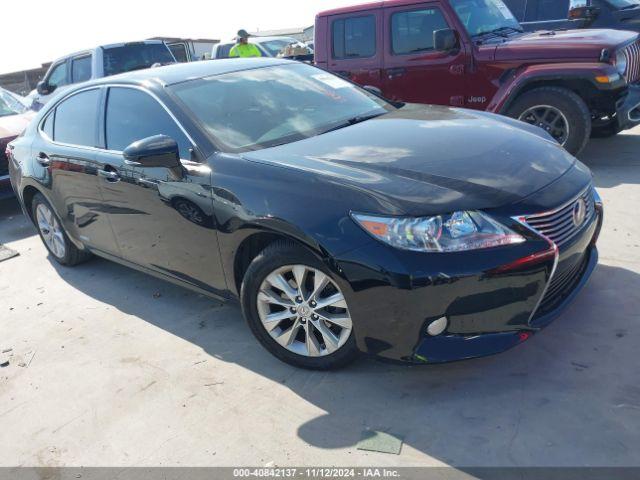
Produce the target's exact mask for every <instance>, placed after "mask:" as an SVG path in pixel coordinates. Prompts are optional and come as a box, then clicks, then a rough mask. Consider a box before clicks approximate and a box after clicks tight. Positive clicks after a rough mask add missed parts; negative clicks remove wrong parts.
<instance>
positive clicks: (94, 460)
mask: <svg viewBox="0 0 640 480" xmlns="http://www.w3.org/2000/svg"><path fill="white" fill-rule="evenodd" d="M639 152H640V129H636V130H635V131H633V132H630V133H627V134H623V135H620V136H618V137H616V138H613V139H607V140H594V141H593V142H592V143H591V145H590V147H589V148H588V150H587V152H586V153H585V154H584V155H583V156H582V157H583V158H582V159H583V161H584V162H585V163H587V164H588V165H589V166H590V167H591V168H592V169H593V171H594V174H595V182H596V185H597V187H598V189H599V191H600V193H601V195H602V197H603V199H604V201H605V204H606V222H605V226H604V230H603V233H602V237H601V241H600V252H601V260H600V266H599V267H598V269H597V271H596V272H595V274H594V276H593V278H592V280H591V282H590V283H589V284H588V286H587V287H586V289H585V290H584V291H583V292H582V293H581V294H580V296H579V297H578V299H577V301H576V302H575V304H574V305H573V306H572V307H570V309H569V310H568V311H567V312H566V313H565V314H564V315H563V316H562V317H561V318H559V319H558V320H557V321H556V322H555V323H554V324H553V325H551V326H550V327H549V328H548V329H547V330H545V331H544V332H543V333H542V334H540V335H537V336H535V337H534V338H533V339H532V340H530V341H529V342H527V343H525V344H524V345H522V346H520V347H519V348H516V349H514V350H512V351H509V352H507V353H505V354H502V355H499V356H495V357H491V358H486V359H480V360H474V361H468V362H462V363H456V364H449V365H442V366H432V367H404V366H395V365H388V364H383V363H379V362H377V361H375V360H371V359H363V360H361V361H359V362H357V363H356V364H355V365H353V366H352V367H351V368H348V369H346V370H343V371H339V372H336V373H310V372H307V371H302V370H296V369H294V368H291V367H289V366H287V365H284V364H282V363H280V362H279V361H278V360H276V359H274V358H273V357H272V356H271V355H269V354H268V353H267V352H266V351H265V350H263V349H262V348H261V347H260V346H259V345H258V343H257V342H256V341H255V340H254V339H253V338H252V336H251V334H250V332H249V330H248V328H247V327H246V326H245V324H244V322H243V320H242V318H241V314H240V311H239V309H238V308H237V307H236V306H233V305H227V306H224V305H220V304H218V303H216V302H214V301H211V300H209V299H207V298H204V297H201V296H198V295H196V294H193V293H191V292H189V291H187V290H183V289H181V288H178V287H175V286H172V285H170V284H167V283H164V282H162V281H159V280H156V279H154V278H151V277H147V276H145V275H143V274H140V273H137V272H134V271H132V270H128V269H126V268H124V267H121V266H119V265H116V264H113V263H110V262H107V261H104V260H95V261H91V262H89V263H87V264H84V265H82V266H80V267H77V268H73V269H67V268H61V267H59V266H57V265H56V264H54V263H53V262H52V261H50V260H49V259H48V258H47V255H46V252H45V249H44V247H43V246H42V245H41V243H40V240H39V239H38V237H36V236H35V235H34V230H33V228H32V227H31V226H30V225H29V224H28V223H27V221H26V220H25V219H24V218H23V217H22V215H21V213H20V211H19V208H18V207H17V204H16V203H15V202H13V201H8V202H3V203H2V204H1V205H0V243H4V244H6V245H8V246H9V247H11V248H13V249H15V250H17V251H19V252H20V256H19V257H17V258H14V259H11V260H7V261H5V262H2V263H0V351H1V350H4V349H9V348H11V349H12V352H9V353H5V354H3V355H4V356H5V357H7V358H9V360H10V363H9V366H7V367H4V368H0V445H2V447H1V448H0V466H13V465H28V466H63V465H64V466H97V465H98V466H133V465H143V466H155V465H163V466H166V465H191V466H216V465H224V466H237V465H253V466H263V465H265V464H268V463H270V462H273V463H274V464H276V465H279V466H286V465H343V466H346V465H350V466H358V465H360V466H367V465H376V466H410V465H411V466H421V465H454V466H514V465H515V466H640V368H639V367H640V359H639V350H638V345H640V328H639V327H640V324H639V323H640V317H639V313H638V312H640V213H639V212H640V156H639V155H638V154H639ZM8 355H13V356H11V357H8ZM366 429H376V430H383V431H388V432H390V433H392V434H394V435H396V436H398V437H402V438H403V439H404V446H403V448H402V452H401V454H400V455H399V456H396V455H390V454H383V453H374V452H364V451H361V450H357V449H356V444H357V442H358V441H359V440H360V438H361V435H362V432H363V431H364V430H366Z"/></svg>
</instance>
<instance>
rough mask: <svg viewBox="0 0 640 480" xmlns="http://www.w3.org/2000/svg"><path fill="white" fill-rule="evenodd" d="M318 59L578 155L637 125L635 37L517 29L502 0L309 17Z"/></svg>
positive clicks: (435, 2)
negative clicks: (489, 117) (504, 121)
mask: <svg viewBox="0 0 640 480" xmlns="http://www.w3.org/2000/svg"><path fill="white" fill-rule="evenodd" d="M315 35H316V39H315V62H316V64H317V65H318V66H319V67H321V68H324V69H327V70H331V71H333V72H336V73H338V74H341V75H344V76H346V77H348V78H350V79H351V80H353V81H354V82H356V83H359V84H361V85H363V86H371V87H376V88H377V89H379V90H380V91H381V92H382V94H383V95H384V96H385V97H387V98H389V99H391V100H398V101H405V102H415V103H433V104H440V105H453V106H457V107H467V108H474V109H481V110H487V111H489V112H495V113H501V114H505V115H508V116H511V117H514V118H518V119H520V120H523V121H525V122H528V123H531V124H534V125H538V126H539V127H542V128H544V129H545V130H547V131H548V132H549V133H550V134H551V135H552V136H553V137H554V138H555V139H556V140H558V142H560V143H561V144H562V145H563V146H564V147H565V148H566V149H567V150H568V151H569V152H571V153H573V154H578V153H579V152H580V151H581V150H582V149H583V148H584V146H585V145H586V143H587V140H588V139H589V137H590V136H591V135H594V136H596V135H597V136H609V135H615V134H616V133H618V132H620V131H621V130H624V129H628V128H631V127H633V126H635V125H637V124H638V123H640V85H638V82H639V80H640V40H638V35H637V34H636V33H632V32H625V31H616V30H565V31H555V32H553V31H540V32H535V33H523V29H522V28H521V26H520V24H519V23H518V21H517V20H516V19H515V18H514V16H513V15H512V14H511V12H510V10H509V9H508V8H507V7H506V6H505V4H504V3H503V2H502V0H389V1H378V2H375V3H369V4H366V5H359V6H354V7H347V8H341V9H336V10H330V11H326V12H323V13H320V14H319V15H318V16H317V17H316V30H315Z"/></svg>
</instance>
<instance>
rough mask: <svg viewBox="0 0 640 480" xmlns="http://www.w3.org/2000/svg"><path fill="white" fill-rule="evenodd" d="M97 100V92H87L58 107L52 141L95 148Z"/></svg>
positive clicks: (69, 99) (78, 94) (98, 93)
mask: <svg viewBox="0 0 640 480" xmlns="http://www.w3.org/2000/svg"><path fill="white" fill-rule="evenodd" d="M99 99H100V91H99V90H87V91H85V92H80V93H77V94H76V95H73V96H72V97H69V98H68V99H67V100H64V101H63V102H62V103H61V104H60V105H58V106H57V107H56V112H55V124H54V128H53V139H54V140H55V141H56V142H60V143H66V144H69V145H79V146H85V147H93V146H95V144H96V126H97V121H98V100H99ZM45 128H47V126H46V125H45Z"/></svg>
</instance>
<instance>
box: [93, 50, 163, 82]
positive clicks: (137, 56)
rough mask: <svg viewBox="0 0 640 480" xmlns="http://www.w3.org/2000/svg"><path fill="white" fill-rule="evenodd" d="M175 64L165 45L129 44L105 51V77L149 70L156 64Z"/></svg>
mask: <svg viewBox="0 0 640 480" xmlns="http://www.w3.org/2000/svg"><path fill="white" fill-rule="evenodd" d="M156 63H157V64H160V65H166V64H169V63H175V58H173V55H172V54H171V51H170V50H169V48H168V47H167V46H166V45H165V44H164V43H129V44H125V45H122V46H118V47H109V48H105V49H104V75H105V76H107V77H108V76H109V75H117V74H118V73H123V72H131V71H133V70H142V69H145V68H149V67H151V66H152V65H154V64H156Z"/></svg>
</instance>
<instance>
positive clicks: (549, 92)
mask: <svg viewBox="0 0 640 480" xmlns="http://www.w3.org/2000/svg"><path fill="white" fill-rule="evenodd" d="M507 115H508V116H510V117H512V118H516V119H518V120H521V121H523V122H526V123H529V124H531V125H535V126H537V127H540V128H542V129H543V130H545V131H547V132H548V133H549V134H550V135H551V136H552V137H553V138H555V139H556V140H557V141H558V143H560V144H561V145H562V146H563V147H564V148H565V149H566V150H567V151H568V152H569V153H571V154H572V155H578V154H579V153H580V152H581V151H582V150H583V149H584V147H585V145H586V144H587V141H588V140H589V137H590V136H591V114H590V113H589V109H588V108H587V105H586V104H585V103H584V101H583V100H582V98H580V97H579V96H578V95H577V94H575V93H574V92H572V91H571V90H569V89H566V88H561V87H540V88H536V89H534V90H529V91H528V92H526V93H523V94H522V95H520V96H519V97H518V98H516V100H515V101H514V102H513V104H512V105H511V106H510V107H509V109H508V111H507Z"/></svg>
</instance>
